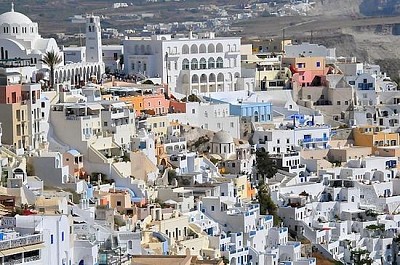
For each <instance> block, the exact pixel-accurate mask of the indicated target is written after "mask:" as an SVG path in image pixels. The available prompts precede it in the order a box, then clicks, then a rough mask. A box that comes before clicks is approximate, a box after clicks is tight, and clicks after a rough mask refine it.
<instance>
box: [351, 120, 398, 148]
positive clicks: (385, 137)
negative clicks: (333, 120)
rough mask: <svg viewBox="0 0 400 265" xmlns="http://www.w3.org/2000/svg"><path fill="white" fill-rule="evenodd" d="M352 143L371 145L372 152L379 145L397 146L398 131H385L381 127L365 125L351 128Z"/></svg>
mask: <svg viewBox="0 0 400 265" xmlns="http://www.w3.org/2000/svg"><path fill="white" fill-rule="evenodd" d="M353 134H354V144H355V145H358V146H368V147H372V153H373V154H374V153H375V151H377V149H378V148H379V147H390V146H398V145H399V143H400V136H399V133H393V132H389V131H386V130H385V129H384V128H383V127H379V126H373V125H367V126H362V127H358V128H354V129H353Z"/></svg>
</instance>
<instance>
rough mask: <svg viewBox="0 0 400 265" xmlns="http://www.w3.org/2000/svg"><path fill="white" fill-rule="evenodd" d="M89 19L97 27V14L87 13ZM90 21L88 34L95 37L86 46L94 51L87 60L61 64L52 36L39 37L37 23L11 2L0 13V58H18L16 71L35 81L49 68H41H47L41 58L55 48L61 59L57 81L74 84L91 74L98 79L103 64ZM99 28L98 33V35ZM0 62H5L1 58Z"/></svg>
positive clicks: (24, 78) (56, 71)
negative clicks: (37, 74)
mask: <svg viewBox="0 0 400 265" xmlns="http://www.w3.org/2000/svg"><path fill="white" fill-rule="evenodd" d="M91 19H93V23H98V27H100V21H99V19H98V17H94V16H90V17H89V18H88V20H89V21H88V22H90V21H91ZM93 23H92V24H90V23H88V25H90V27H91V29H92V27H95V29H96V31H95V32H93V34H92V35H93V36H91V38H94V39H93V40H92V39H91V40H88V42H87V45H89V47H93V51H92V49H91V48H90V50H91V52H90V53H89V57H90V60H89V61H88V63H85V62H83V63H82V62H78V63H75V64H68V65H64V56H63V55H62V53H61V52H60V50H59V48H58V46H57V42H56V41H55V40H54V39H53V38H50V39H45V38H42V37H41V36H40V34H39V27H38V24H37V23H36V22H32V20H30V19H29V18H28V17H27V16H25V15H24V14H21V13H19V12H16V11H14V4H12V7H11V11H10V12H6V13H3V14H1V15H0V60H10V59H14V58H19V59H18V60H19V63H20V64H21V63H22V67H19V68H20V69H19V70H18V72H20V73H21V74H22V81H23V82H29V81H31V80H32V81H34V82H35V81H36V73H37V72H39V71H41V72H43V71H44V72H46V71H48V70H43V69H47V68H48V66H47V65H46V64H45V63H43V62H42V61H41V60H42V59H43V57H44V55H45V54H46V53H47V52H50V51H54V52H56V53H57V54H59V55H60V56H61V58H62V59H63V61H62V63H61V64H59V65H58V66H56V70H55V80H56V83H61V82H63V81H71V82H72V83H74V84H76V83H78V81H79V80H80V79H81V78H82V80H85V81H87V80H89V78H90V77H91V76H92V75H95V76H96V77H97V78H98V79H100V75H101V74H102V73H103V72H104V64H103V62H102V59H101V55H102V54H101V47H100V51H99V50H98V49H97V47H99V45H98V42H99V37H97V24H95V25H96V26H94V25H93ZM88 29H89V28H88ZM99 30H100V29H99ZM100 31H101V30H100ZM100 31H99V33H98V34H99V35H100V36H101V32H100ZM89 35H90V34H89ZM100 46H101V41H100ZM92 53H93V54H92ZM99 53H100V54H99ZM3 65H4V66H5V65H7V62H6V61H3ZM14 71H15V68H14Z"/></svg>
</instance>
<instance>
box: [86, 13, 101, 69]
mask: <svg viewBox="0 0 400 265" xmlns="http://www.w3.org/2000/svg"><path fill="white" fill-rule="evenodd" d="M86 62H90V63H98V62H103V51H102V48H101V26H100V17H98V16H94V15H89V16H87V18H86Z"/></svg>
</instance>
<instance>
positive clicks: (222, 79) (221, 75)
mask: <svg viewBox="0 0 400 265" xmlns="http://www.w3.org/2000/svg"><path fill="white" fill-rule="evenodd" d="M217 81H218V82H224V74H223V73H219V74H218V76H217Z"/></svg>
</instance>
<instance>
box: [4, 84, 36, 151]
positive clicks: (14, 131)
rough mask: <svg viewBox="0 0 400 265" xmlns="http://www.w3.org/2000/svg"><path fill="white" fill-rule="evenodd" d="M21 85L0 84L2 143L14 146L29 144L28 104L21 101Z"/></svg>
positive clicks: (19, 146) (21, 146)
mask: <svg viewBox="0 0 400 265" xmlns="http://www.w3.org/2000/svg"><path fill="white" fill-rule="evenodd" d="M21 94H22V85H21V84H12V85H1V86H0V123H2V128H3V135H2V142H3V143H4V144H9V145H13V146H14V147H16V148H25V147H26V146H28V145H29V143H30V142H29V129H28V117H29V113H28V106H27V105H26V103H25V102H24V101H22V97H21Z"/></svg>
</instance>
